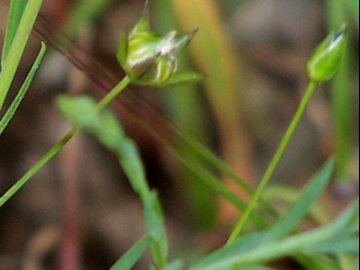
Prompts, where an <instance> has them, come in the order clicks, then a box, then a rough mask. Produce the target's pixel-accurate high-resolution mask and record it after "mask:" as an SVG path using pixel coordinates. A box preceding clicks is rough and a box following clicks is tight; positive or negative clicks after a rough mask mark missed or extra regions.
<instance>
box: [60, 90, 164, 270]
mask: <svg viewBox="0 0 360 270" xmlns="http://www.w3.org/2000/svg"><path fill="white" fill-rule="evenodd" d="M57 105H58V107H59V109H60V110H61V111H62V112H63V114H64V115H65V117H66V118H68V119H69V120H70V121H72V122H73V123H74V124H75V125H76V126H77V127H79V128H82V129H83V130H85V131H88V132H90V133H92V134H94V135H95V136H96V137H97V138H98V140H99V141H100V142H101V143H103V144H104V145H105V146H106V147H107V148H109V149H110V150H111V151H114V152H115V153H116V154H117V155H118V157H119V162H120V164H121V166H122V167H123V169H124V171H125V173H126V175H127V177H128V179H129V181H130V183H131V185H132V187H133V189H134V190H135V191H136V192H137V193H138V195H139V196H140V198H141V200H142V202H143V205H144V218H145V224H146V228H147V231H148V235H149V238H150V240H151V249H152V253H153V258H154V262H155V264H156V266H157V267H158V269H164V267H165V266H166V263H167V256H168V243H167V235H166V232H165V227H164V218H163V214H162V210H161V206H160V203H159V200H158V197H157V194H156V192H154V191H151V190H150V188H149V186H148V184H147V181H146V177H145V171H144V168H143V165H142V162H141V158H140V155H139V152H138V149H137V146H136V144H135V143H134V141H133V140H131V139H129V138H128V137H126V136H125V134H124V132H123V131H122V128H121V126H120V125H119V123H118V120H117V119H116V118H115V117H114V116H113V115H112V114H111V113H110V112H109V111H106V110H105V111H104V112H101V113H99V111H98V105H97V104H96V102H95V101H94V100H92V99H91V98H89V97H79V98H71V97H67V96H62V97H59V98H58V99H57Z"/></svg>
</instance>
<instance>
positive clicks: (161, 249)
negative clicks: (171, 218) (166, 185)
mask: <svg viewBox="0 0 360 270" xmlns="http://www.w3.org/2000/svg"><path fill="white" fill-rule="evenodd" d="M144 207H145V210H144V211H145V223H146V227H147V230H148V233H149V236H150V239H151V241H152V243H151V246H152V252H153V257H154V260H155V263H156V265H157V267H158V268H159V269H164V267H165V265H166V261H167V256H168V241H167V236H166V231H165V226H164V215H163V213H162V210H161V206H160V203H159V199H158V196H157V193H156V192H155V191H152V192H151V193H150V195H149V196H148V197H147V198H146V200H145V201H144Z"/></svg>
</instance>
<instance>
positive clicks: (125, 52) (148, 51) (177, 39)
mask: <svg viewBox="0 0 360 270" xmlns="http://www.w3.org/2000/svg"><path fill="white" fill-rule="evenodd" d="M195 32H196V31H194V32H191V33H188V34H185V35H178V34H177V32H176V31H171V32H169V33H168V34H166V35H165V36H160V35H158V34H156V33H154V32H152V31H151V29H150V25H149V14H148V8H147V5H146V7H145V10H144V14H143V16H142V17H141V18H140V20H139V22H138V23H137V24H136V25H135V27H134V28H133V29H132V30H131V31H130V33H123V34H122V35H121V37H120V42H119V48H118V53H117V57H118V61H119V63H120V65H121V67H122V68H123V69H124V71H125V72H126V74H127V76H128V77H129V78H130V80H131V81H132V83H136V84H140V85H150V86H160V87H163V86H167V85H169V84H173V83H182V82H190V81H198V80H200V79H201V78H202V76H200V75H198V74H196V73H194V72H186V73H182V72H177V67H178V59H177V56H176V53H177V51H178V50H180V49H182V48H183V47H185V46H186V45H187V44H188V43H189V42H190V40H191V39H192V37H193V36H194V34H195Z"/></svg>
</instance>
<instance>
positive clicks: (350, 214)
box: [331, 197, 359, 231]
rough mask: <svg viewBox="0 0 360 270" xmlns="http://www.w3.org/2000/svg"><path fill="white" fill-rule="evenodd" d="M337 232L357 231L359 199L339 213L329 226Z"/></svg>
mask: <svg viewBox="0 0 360 270" xmlns="http://www.w3.org/2000/svg"><path fill="white" fill-rule="evenodd" d="M331 226H332V227H334V228H335V229H337V230H341V229H342V230H345V229H348V230H353V231H355V230H357V231H359V197H358V198H357V199H355V200H354V201H353V202H352V203H351V204H350V205H349V206H348V207H347V208H346V210H345V211H343V212H342V213H341V215H340V216H338V217H337V218H336V220H335V222H334V223H333V224H332V225H331Z"/></svg>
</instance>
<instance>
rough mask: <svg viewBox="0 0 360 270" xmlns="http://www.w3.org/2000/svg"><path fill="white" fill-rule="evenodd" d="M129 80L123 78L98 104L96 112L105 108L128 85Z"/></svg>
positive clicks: (126, 77)
mask: <svg viewBox="0 0 360 270" xmlns="http://www.w3.org/2000/svg"><path fill="white" fill-rule="evenodd" d="M130 82H131V81H130V78H129V77H128V76H125V77H124V78H123V79H122V80H121V81H120V82H119V83H118V84H117V85H116V86H115V87H114V88H113V89H112V90H111V91H110V92H109V93H108V94H107V95H106V96H105V97H104V98H103V99H102V100H100V102H99V103H98V104H97V109H98V111H101V110H103V109H104V108H106V107H107V106H108V105H109V104H110V102H111V101H113V100H114V98H115V97H117V95H119V94H120V92H121V91H122V90H124V89H125V88H126V87H127V86H128V85H129V84H130Z"/></svg>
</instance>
